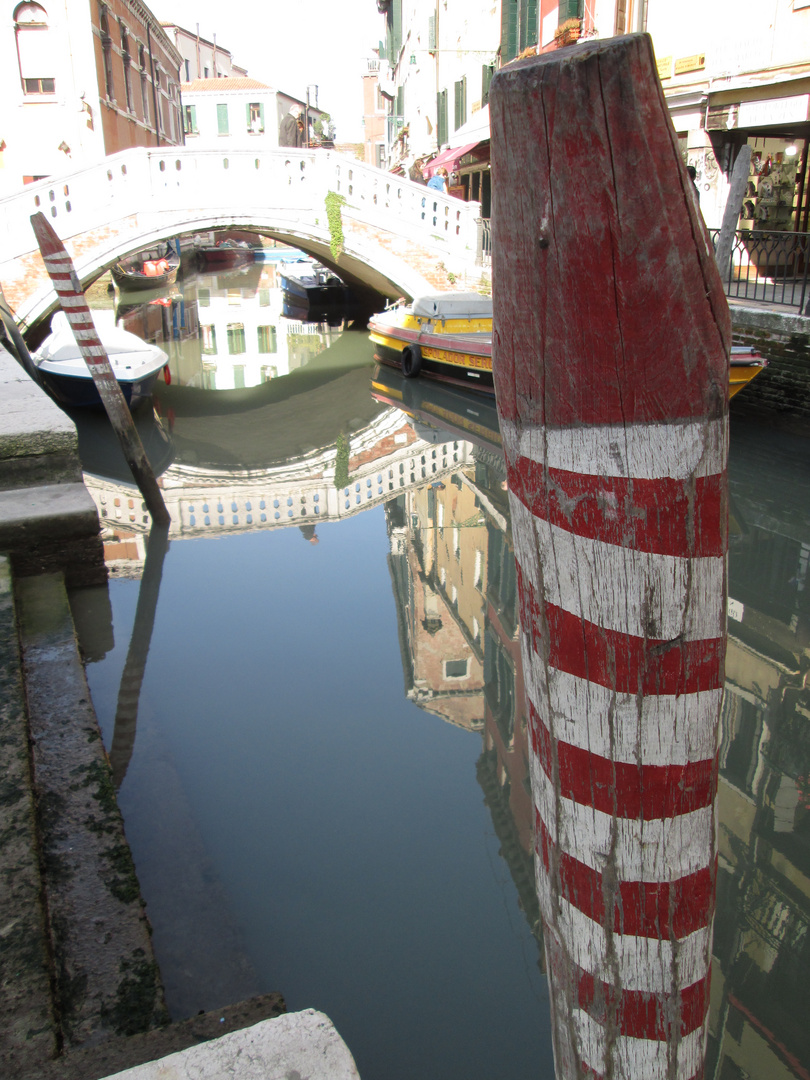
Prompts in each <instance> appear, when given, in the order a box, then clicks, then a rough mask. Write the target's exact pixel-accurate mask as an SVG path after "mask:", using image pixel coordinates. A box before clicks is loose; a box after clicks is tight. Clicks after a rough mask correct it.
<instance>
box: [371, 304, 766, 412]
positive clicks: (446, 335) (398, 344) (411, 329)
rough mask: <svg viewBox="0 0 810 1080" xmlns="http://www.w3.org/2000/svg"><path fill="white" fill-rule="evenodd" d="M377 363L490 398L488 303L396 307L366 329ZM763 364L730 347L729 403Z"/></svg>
mask: <svg viewBox="0 0 810 1080" xmlns="http://www.w3.org/2000/svg"><path fill="white" fill-rule="evenodd" d="M368 326H369V330H370V331H371V333H370V337H371V340H372V341H373V342H374V343H375V345H377V346H378V350H377V356H378V358H379V360H380V361H381V362H382V363H387V364H390V365H394V366H396V367H399V368H400V369H401V370H402V374H403V375H404V376H405V378H406V379H413V378H415V377H416V376H417V375H427V376H433V377H434V378H438V379H444V380H445V381H448V382H452V383H455V384H456V385H463V386H469V387H474V388H475V389H477V390H480V391H483V392H485V393H490V394H492V393H494V392H495V391H494V386H493V376H492V301H491V300H490V299H489V298H488V297H484V296H479V295H478V294H477V293H439V294H438V295H435V296H426V297H422V298H421V299H419V300H414V302H413V304H410V305H405V304H398V305H395V306H394V307H390V308H387V309H386V310H385V311H383V312H381V313H380V314H379V315H374V316H373V317H372V319H371V321H370V322H369V324H368ZM767 366H768V361H767V360H766V359H765V358H764V357H763V356H762V355H761V354H760V353H758V352H757V350H756V349H753V348H750V347H749V346H738V345H735V346H733V347H732V349H731V356H730V363H729V397H730V398H731V397H734V395H735V394H737V393H739V392H740V390H742V389H743V388H744V387H746V386H747V385H748V384H749V383H750V382H751V380H752V379H753V378H755V377H756V376H757V375H758V374H759V373H760V371H762V370H763V368H765V367H767Z"/></svg>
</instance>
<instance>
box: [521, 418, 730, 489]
mask: <svg viewBox="0 0 810 1080" xmlns="http://www.w3.org/2000/svg"><path fill="white" fill-rule="evenodd" d="M501 436H502V437H503V443H504V447H505V448H506V450H507V457H508V458H509V460H510V461H515V460H516V459H517V458H518V457H525V458H529V459H530V460H531V461H536V462H537V463H538V464H541V465H542V464H546V465H547V466H548V468H550V469H563V470H565V471H566V472H572V473H582V474H584V475H591V476H633V477H638V478H639V479H649V480H652V479H656V478H658V477H663V476H668V477H672V478H673V479H679V480H683V479H686V478H687V477H689V476H691V475H692V474H693V473H694V474H695V475H696V476H712V475H714V474H715V473H718V472H722V471H723V469H724V468H725V466H726V461H727V460H728V424H727V421H726V420H725V419H720V420H714V421H711V422H709V423H705V422H702V421H697V420H695V421H685V422H682V423H677V424H641V423H639V424H629V425H627V426H626V427H625V426H624V425H622V424H608V425H605V426H602V427H600V426H594V427H571V428H544V427H539V426H538V427H534V428H527V427H526V426H525V425H523V424H521V425H519V426H518V425H517V424H516V423H515V422H514V421H506V420H502V421H501Z"/></svg>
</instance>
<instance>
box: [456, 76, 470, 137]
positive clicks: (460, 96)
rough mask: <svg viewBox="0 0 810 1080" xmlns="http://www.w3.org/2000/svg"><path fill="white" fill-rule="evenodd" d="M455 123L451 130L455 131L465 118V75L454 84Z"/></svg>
mask: <svg viewBox="0 0 810 1080" xmlns="http://www.w3.org/2000/svg"><path fill="white" fill-rule="evenodd" d="M455 91H456V94H455V115H454V119H455V123H454V125H453V130H454V131H457V130H458V129H459V128H460V127H461V125H462V124H463V123H464V121H465V120H466V119H467V76H466V75H465V76H464V77H463V78H462V79H459V81H458V82H457V83H456V84H455Z"/></svg>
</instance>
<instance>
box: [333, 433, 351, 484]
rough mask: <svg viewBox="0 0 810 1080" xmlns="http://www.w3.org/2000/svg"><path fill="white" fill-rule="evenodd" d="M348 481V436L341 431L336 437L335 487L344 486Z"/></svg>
mask: <svg viewBox="0 0 810 1080" xmlns="http://www.w3.org/2000/svg"><path fill="white" fill-rule="evenodd" d="M348 483H349V437H348V435H344V434H343V432H342V431H341V432H340V434H339V435H338V437H337V455H336V456H335V487H336V488H345V487H346V486H347V484H348Z"/></svg>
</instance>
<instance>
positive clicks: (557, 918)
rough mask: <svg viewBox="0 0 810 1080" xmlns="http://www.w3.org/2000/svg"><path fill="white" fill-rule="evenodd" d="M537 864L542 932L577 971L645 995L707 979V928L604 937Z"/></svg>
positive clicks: (603, 932)
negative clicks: (670, 934)
mask: <svg viewBox="0 0 810 1080" xmlns="http://www.w3.org/2000/svg"><path fill="white" fill-rule="evenodd" d="M535 862H536V866H537V873H536V877H537V898H538V900H539V902H540V911H541V913H542V915H543V919H544V920H545V922H546V933H547V934H548V933H553V934H554V935H555V936H556V937H557V940H558V948H561V949H562V950H563V952H564V954H565V956H567V957H568V958H569V959H570V961H571V962H572V963H573V964H576V966H577V967H579V968H581V969H582V970H583V971H587V972H588V974H589V975H593V976H594V977H595V978H596V979H599V980H600V981H601V982H604V983H607V984H609V985H610V986H620V987H621V988H622V989H623V990H639V991H642V992H643V993H648V994H671V993H673V992H674V990H675V989H676V988H680V989H681V990H683V989H685V988H686V987H688V986H691V985H692V984H693V983H696V982H699V981H700V980H701V979H705V977H706V975H707V974H708V971H709V965H710V963H711V955H710V954H711V944H712V932H711V927H708V926H703V927H701V928H700V929H699V930H695V931H693V932H692V933H691V934H689V935H688V936H687V937H685V938H681V939H680V940H676V941H671V940H670V939H669V938H665V939H663V940H662V939H661V938H648V937H639V936H636V935H635V934H616V933H613V934H611V935H610V936H609V937H608V935H607V934H606V933H605V930H604V928H603V927H602V926H600V925H599V923H597V922H594V921H593V919H589V918H588V916H587V915H585V914H583V912H581V911H580V910H579V908H577V907H575V906H574V905H573V904H572V903H570V901H568V900H566V899H565V898H564V897H560V896H559V895H554V894H553V893H552V886H551V883H550V882H549V879H548V877H547V875H546V871H545V868H544V867H543V863H542V861H541V860H540V859H537V860H536V861H535ZM640 1075H641V1074H640Z"/></svg>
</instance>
